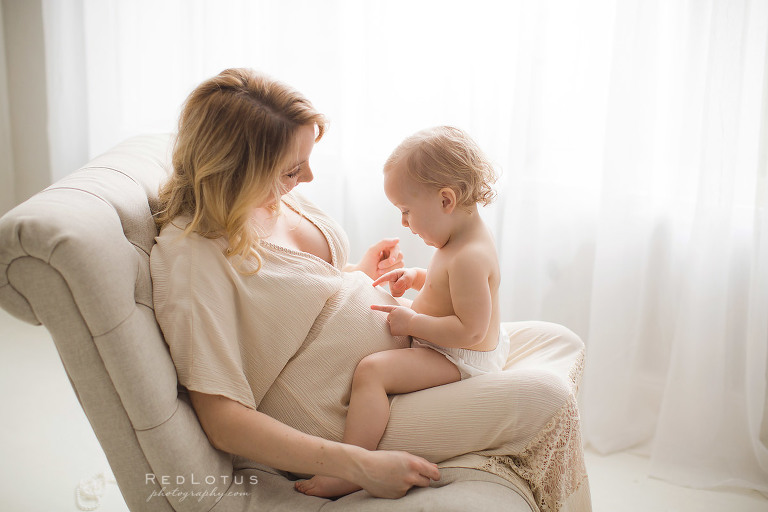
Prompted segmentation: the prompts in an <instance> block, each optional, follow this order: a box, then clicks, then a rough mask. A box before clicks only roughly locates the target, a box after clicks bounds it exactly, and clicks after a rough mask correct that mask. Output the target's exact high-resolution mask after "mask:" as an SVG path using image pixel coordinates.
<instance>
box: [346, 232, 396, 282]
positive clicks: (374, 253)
mask: <svg viewBox="0 0 768 512" xmlns="http://www.w3.org/2000/svg"><path fill="white" fill-rule="evenodd" d="M402 267H403V253H401V252H400V239H399V238H385V239H384V240H380V241H379V242H377V243H375V244H373V245H372V246H370V247H369V248H368V250H367V251H365V253H364V254H363V257H362V258H360V262H359V263H358V264H357V265H352V266H348V268H346V269H345V270H348V271H354V270H360V271H362V272H365V273H366V274H367V275H368V277H370V278H371V279H378V278H379V276H381V275H383V274H386V273H387V272H390V271H392V270H396V269H398V268H402Z"/></svg>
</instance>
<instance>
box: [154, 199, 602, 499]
mask: <svg viewBox="0 0 768 512" xmlns="http://www.w3.org/2000/svg"><path fill="white" fill-rule="evenodd" d="M283 199H284V202H285V203H286V204H287V205H288V206H289V207H291V208H293V209H294V210H296V211H298V212H300V213H301V215H303V217H304V218H305V219H306V220H308V221H310V222H312V223H313V224H314V225H315V226H317V228H318V229H320V231H321V232H322V233H323V235H324V236H325V238H326V240H327V241H328V244H329V247H330V249H331V255H332V264H329V263H327V262H326V261H324V260H322V259H321V258H318V257H316V256H314V255H312V254H308V253H304V252H301V251H296V250H292V249H287V248H285V247H281V246H278V245H275V244H272V243H270V242H268V241H262V242H261V247H260V254H261V257H262V267H261V269H260V270H259V271H258V272H257V273H256V274H253V275H247V274H245V273H243V272H240V271H238V269H243V268H247V269H253V268H255V267H252V265H253V262H243V261H240V260H237V259H234V258H227V257H226V255H225V251H226V248H227V242H226V240H225V239H224V238H217V239H210V238H204V237H201V236H199V235H197V234H190V235H188V236H183V234H182V231H183V228H184V227H185V226H186V222H187V221H186V220H185V219H183V218H179V219H176V220H175V221H174V222H173V223H171V224H168V225H166V226H165V227H164V228H163V229H162V230H161V232H160V234H159V236H158V237H157V239H156V240H157V243H156V245H155V246H154V248H153V249H152V253H151V260H150V266H151V273H152V282H153V289H154V290H153V291H154V304H155V314H156V316H157V320H158V322H159V324H160V327H161V328H162V331H163V334H164V336H165V340H166V342H167V343H168V346H169V347H170V351H171V356H172V358H173V361H174V364H175V365H176V371H177V373H178V378H179V383H180V384H182V385H183V386H185V387H186V388H187V389H190V390H194V391H199V392H202V393H208V394H214V395H222V396H225V397H227V398H230V399H232V400H235V401H237V402H240V403H241V404H243V405H244V406H246V407H249V408H251V409H258V410H259V411H261V412H264V413H266V414H268V415H270V416H272V417H274V418H276V419H278V420H280V421H282V422H284V423H286V424H288V425H290V426H292V427H294V428H296V429H298V430H301V431H303V432H306V433H308V434H312V435H316V436H320V437H324V438H326V439H331V440H335V441H340V440H341V438H342V434H343V432H344V421H345V418H346V410H347V406H348V405H349V394H350V387H351V382H352V375H353V373H354V370H355V367H356V365H357V363H358V362H359V361H360V359H362V358H363V357H365V356H366V355H368V354H371V353H373V352H378V351H381V350H388V349H393V348H402V347H407V346H408V345H409V343H408V339H407V338H406V337H393V336H391V335H390V334H389V330H388V328H387V325H386V322H385V317H384V315H382V314H381V313H379V312H377V311H372V310H371V309H370V305H371V304H374V303H375V304H396V301H395V300H394V299H393V298H392V296H391V295H390V294H389V293H388V292H386V291H384V290H383V289H382V288H375V287H373V286H371V282H372V281H371V279H370V278H369V277H368V276H366V275H365V274H363V273H362V272H343V271H342V270H341V269H342V268H343V267H344V265H345V264H346V263H347V258H348V254H349V244H348V242H347V239H346V235H345V234H344V232H343V230H342V229H341V228H340V226H338V225H337V224H336V223H335V222H334V221H333V220H332V219H331V218H330V217H328V216H327V215H325V214H324V213H323V212H322V211H321V210H319V209H318V208H316V207H315V206H314V205H312V204H311V203H309V202H308V201H306V200H305V199H303V198H302V197H301V196H298V195H296V194H288V195H286V196H283ZM502 328H503V329H504V330H505V331H506V334H507V336H509V338H510V345H511V351H510V356H509V359H508V361H507V365H506V369H505V371H503V372H501V373H497V374H489V375H482V376H479V377H474V378H471V379H467V380H464V381H459V382H455V383H452V384H447V385H444V386H439V387H435V388H431V389H427V390H423V391H418V392H415V393H409V394H404V395H397V396H394V397H393V398H392V401H391V418H390V422H389V424H388V426H387V430H386V432H385V434H384V437H383V438H382V440H381V443H380V445H379V448H380V449H397V450H405V451H408V452H411V453H414V454H416V455H420V456H422V457H425V458H426V459H428V460H430V461H433V462H439V463H440V466H441V467H457V466H458V467H473V468H477V469H483V470H486V471H490V472H492V473H495V474H497V475H500V476H502V477H504V478H507V479H509V480H511V481H513V482H514V483H517V484H518V486H520V487H522V488H523V491H524V492H526V494H527V498H528V500H529V502H530V503H531V504H532V505H533V504H535V505H536V506H537V507H538V508H539V509H540V510H542V511H550V510H552V511H556V510H576V511H588V510H590V509H591V505H590V497H589V484H588V479H587V474H586V469H585V466H584V458H583V451H582V442H581V432H580V423H579V414H578V407H577V404H576V398H575V396H576V395H575V394H576V388H577V386H578V382H579V379H580V377H581V373H582V369H583V360H584V345H583V343H582V342H581V340H580V339H579V338H578V337H577V336H576V335H574V334H573V333H572V332H571V331H569V330H567V329H565V328H563V327H561V326H559V325H556V324H549V323H543V322H516V323H504V324H502ZM521 478H522V479H524V480H525V482H527V485H524V484H523V485H520V484H521V481H520V479H521ZM529 488H530V491H531V492H528V490H529Z"/></svg>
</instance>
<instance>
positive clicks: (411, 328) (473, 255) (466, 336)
mask: <svg viewBox="0 0 768 512" xmlns="http://www.w3.org/2000/svg"><path fill="white" fill-rule="evenodd" d="M492 268H493V267H492V261H491V260H490V259H489V258H488V257H487V254H484V253H483V252H482V251H479V250H464V251H461V252H460V253H459V254H457V255H456V256H455V257H454V259H453V261H452V262H451V263H450V264H449V266H448V282H449V288H450V293H451V303H452V305H453V311H454V314H453V315H450V316H441V317H436V316H428V315H423V314H413V315H412V316H411V315H408V316H410V319H408V321H407V331H408V332H407V334H409V335H411V336H415V337H417V338H421V339H425V340H427V341H431V342H433V343H437V344H439V345H442V346H444V347H457V348H471V347H472V346H474V345H477V344H479V343H482V342H483V340H484V339H485V335H486V334H487V332H488V326H489V325H490V321H491V313H492V309H493V302H492V301H493V299H492V294H491V284H490V279H491V274H492ZM390 325H392V322H390ZM392 334H396V333H395V332H393V333H392Z"/></svg>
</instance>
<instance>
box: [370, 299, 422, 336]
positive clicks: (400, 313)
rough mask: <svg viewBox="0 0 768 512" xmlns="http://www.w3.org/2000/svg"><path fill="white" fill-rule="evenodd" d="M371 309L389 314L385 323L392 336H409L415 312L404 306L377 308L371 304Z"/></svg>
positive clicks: (377, 306)
mask: <svg viewBox="0 0 768 512" xmlns="http://www.w3.org/2000/svg"><path fill="white" fill-rule="evenodd" d="M371 309H373V310H375V311H383V312H385V313H389V314H388V315H387V323H388V324H389V332H390V333H391V334H392V336H408V335H409V334H410V332H409V331H410V329H409V327H410V323H411V319H413V318H414V317H415V316H416V312H415V311H413V310H412V309H411V308H407V307H405V306H379V305H377V304H373V305H372V306H371Z"/></svg>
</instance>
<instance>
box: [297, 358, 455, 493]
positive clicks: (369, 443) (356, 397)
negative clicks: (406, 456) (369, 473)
mask: <svg viewBox="0 0 768 512" xmlns="http://www.w3.org/2000/svg"><path fill="white" fill-rule="evenodd" d="M460 378H461V374H460V373H459V370H458V368H456V366H455V365H454V364H453V363H452V362H450V361H449V360H448V359H447V358H446V357H445V356H443V355H442V354H440V353H438V352H436V351H434V350H431V349H428V348H405V349H396V350H386V351H384V352H376V353H375V354H371V355H369V356H367V357H365V358H363V360H362V361H360V363H359V364H358V365H357V369H355V375H354V377H353V379H352V393H351V396H350V399H349V410H348V411H347V420H346V424H345V429H344V438H343V441H344V442H345V443H348V444H354V445H357V446H361V447H363V448H366V449H368V450H375V449H376V448H377V447H378V445H379V441H380V440H381V437H382V435H384V430H385V429H386V428H387V422H388V421H389V399H388V398H387V395H388V394H401V393H410V392H412V391H419V390H421V389H426V388H431V387H434V386H440V385H442V384H448V383H450V382H456V381H457V380H459V379H460ZM296 489H298V490H299V491H301V492H303V493H304V494H309V495H312V496H323V497H331V496H342V495H344V494H349V493H350V492H354V491H356V490H358V489H360V487H359V486H357V485H355V484H353V483H351V482H347V481H346V480H342V479H340V478H333V477H327V476H322V475H318V476H314V477H312V478H310V479H309V480H303V481H301V482H297V483H296Z"/></svg>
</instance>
